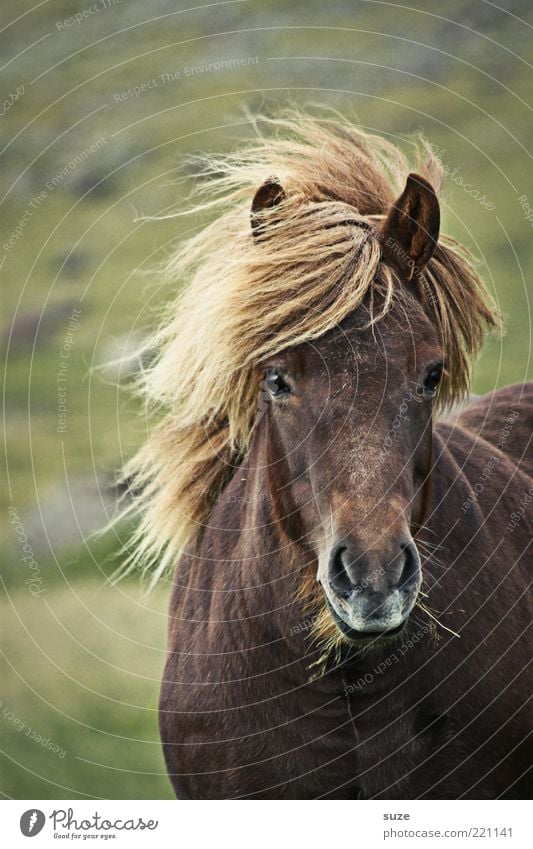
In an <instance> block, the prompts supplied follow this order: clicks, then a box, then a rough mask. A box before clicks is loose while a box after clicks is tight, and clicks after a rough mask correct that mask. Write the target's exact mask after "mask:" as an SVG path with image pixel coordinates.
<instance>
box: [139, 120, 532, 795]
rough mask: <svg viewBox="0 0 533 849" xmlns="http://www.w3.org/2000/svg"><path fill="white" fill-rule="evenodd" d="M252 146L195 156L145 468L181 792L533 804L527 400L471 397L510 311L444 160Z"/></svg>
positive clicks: (148, 561)
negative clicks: (458, 211) (443, 195)
mask: <svg viewBox="0 0 533 849" xmlns="http://www.w3.org/2000/svg"><path fill="white" fill-rule="evenodd" d="M255 130H256V137H255V139H254V140H253V141H252V142H251V143H250V144H249V145H248V146H247V147H245V148H244V149H242V150H238V151H236V152H233V153H230V154H229V155H225V156H215V155H206V156H205V157H204V158H203V160H202V162H201V171H200V174H201V178H200V179H199V180H198V184H197V185H198V188H197V192H198V193H199V197H198V200H197V203H196V204H195V206H194V207H193V211H194V213H197V212H202V213H203V214H208V215H209V216H211V220H210V221H209V222H208V223H207V224H206V225H205V227H203V228H202V229H199V230H198V232H195V234H194V235H193V236H192V237H190V238H189V239H188V240H186V241H185V242H184V244H182V245H181V247H180V248H179V249H178V250H177V251H176V252H175V254H173V255H172V256H171V257H170V259H169V260H168V263H167V267H166V270H165V274H166V275H167V277H166V279H167V280H168V281H169V284H171V285H174V282H175V281H176V280H179V281H180V284H181V285H180V291H179V293H178V298H177V301H176V302H173V303H171V305H170V307H169V309H168V312H167V313H166V315H165V319H164V321H163V322H162V323H161V326H160V329H159V330H158V331H157V333H156V334H155V338H154V339H153V340H151V341H150V345H151V346H152V348H155V350H157V352H158V353H157V354H156V356H155V359H154V360H153V362H152V364H151V366H150V367H149V368H147V369H146V371H145V373H144V374H143V375H142V386H141V390H142V391H143V392H144V393H145V395H146V396H147V399H148V403H150V404H152V405H153V406H155V408H156V409H158V410H160V411H161V416H160V420H159V422H158V423H157V424H156V425H155V426H154V428H153V431H152V432H151V434H150V436H149V438H148V440H147V442H146V443H145V445H143V446H142V447H141V449H140V451H139V452H138V453H137V454H136V456H135V457H134V458H133V459H132V460H131V461H130V463H129V464H128V466H127V469H126V475H127V479H128V481H130V482H131V485H132V487H133V490H134V492H135V498H134V501H133V509H134V510H135V511H136V512H137V513H138V514H139V515H140V517H141V519H140V521H139V522H138V524H137V526H136V530H135V532H134V539H133V543H132V551H133V555H132V560H131V563H130V566H131V568H133V566H134V565H136V564H139V563H140V564H142V567H143V569H145V570H151V574H152V581H153V582H155V581H159V580H160V579H162V578H164V576H166V575H170V574H172V571H173V577H172V578H171V583H172V591H171V602H170V610H169V631H168V634H169V636H168V653H167V659H166V665H165V668H164V672H163V676H162V684H161V693H160V702H159V724H160V734H161V740H162V745H163V751H164V757H165V761H166V766H167V770H168V774H169V777H170V780H171V782H172V785H173V788H174V791H175V794H176V796H177V797H178V798H181V799H199V798H202V799H215V798H247V799H250V798H254V799H260V798H261V799H318V798H320V799H409V800H410V799H474V798H479V799H493V798H494V799H496V798H498V799H499V798H528V797H529V796H530V794H531V790H532V789H533V787H532V782H531V770H530V765H531V754H532V752H531V744H530V741H529V736H530V732H531V712H530V705H529V699H530V694H531V677H530V673H529V672H528V665H529V661H530V659H531V651H530V643H529V642H528V630H529V627H530V625H531V597H530V595H529V594H528V591H529V580H530V572H531V569H530V563H531V554H530V545H531V539H532V523H531V516H530V512H529V513H528V506H529V503H530V502H531V500H532V498H533V452H532V450H531V435H532V432H533V384H532V383H527V382H524V383H519V384H516V385H513V386H509V387H506V388H503V389H498V390H495V391H492V392H490V393H489V394H487V395H484V396H481V397H477V398H472V397H470V396H469V394H468V393H469V385H470V375H471V368H472V363H473V361H474V358H475V356H476V354H477V353H478V352H479V350H480V348H481V346H482V344H483V341H484V338H485V336H486V334H487V333H488V332H491V331H493V330H494V329H497V327H498V325H499V322H500V317H499V315H498V311H497V309H496V307H495V305H494V303H493V301H492V300H491V298H490V296H489V294H488V292H487V290H486V289H485V287H484V285H483V283H482V281H481V279H480V278H479V276H478V274H477V272H476V270H475V268H474V265H473V261H472V259H471V258H470V255H469V254H468V253H467V252H466V250H465V249H464V248H463V247H462V246H461V245H460V244H458V243H457V242H455V241H454V240H453V239H451V238H449V237H447V236H445V235H442V234H441V233H440V206H439V200H438V194H439V191H440V184H441V178H442V168H441V166H440V164H439V162H438V160H437V158H436V157H435V155H434V154H433V152H432V149H431V147H430V146H429V145H427V144H426V143H423V142H422V144H421V145H419V148H418V154H417V160H416V165H415V168H416V170H413V168H412V165H411V161H412V160H411V159H408V158H407V157H406V156H405V155H404V154H403V153H402V152H401V151H400V150H399V148H398V147H397V146H396V145H394V144H392V143H391V142H390V141H388V140H384V139H382V138H380V137H378V136H376V135H372V134H369V133H366V132H363V131H362V130H360V129H358V128H357V127H356V126H355V125H353V124H351V123H350V122H349V121H347V120H344V119H342V120H341V119H338V118H337V117H327V118H320V117H318V118H317V117H313V116H310V115H308V114H306V113H300V112H295V113H289V114H287V115H281V116H279V117H274V118H265V119H263V120H262V121H257V122H256V124H255ZM180 214H181V213H180Z"/></svg>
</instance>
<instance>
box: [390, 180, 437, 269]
mask: <svg viewBox="0 0 533 849" xmlns="http://www.w3.org/2000/svg"><path fill="white" fill-rule="evenodd" d="M439 228H440V207H439V202H438V200H437V195H436V194H435V190H434V188H433V186H432V185H431V184H430V183H428V181H427V180H425V179H424V177H421V176H420V174H409V176H408V178H407V182H406V184H405V189H404V190H403V192H402V194H401V195H400V197H399V198H398V200H397V201H396V202H395V203H393V204H392V206H391V208H390V210H389V212H388V215H387V217H386V218H385V221H384V222H383V225H382V227H381V231H380V241H381V243H382V250H383V254H384V256H385V257H386V259H388V260H389V261H390V262H391V263H392V264H393V265H396V266H397V267H399V268H400V269H401V270H402V271H403V272H404V273H405V274H406V275H407V279H408V280H412V279H413V278H415V279H416V278H417V277H418V275H419V274H420V273H421V272H422V271H423V270H424V268H425V266H426V265H427V263H428V262H429V260H430V259H431V257H432V256H433V251H434V250H435V248H436V246H437V241H438V238H439Z"/></svg>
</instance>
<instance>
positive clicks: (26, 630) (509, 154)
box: [0, 0, 533, 798]
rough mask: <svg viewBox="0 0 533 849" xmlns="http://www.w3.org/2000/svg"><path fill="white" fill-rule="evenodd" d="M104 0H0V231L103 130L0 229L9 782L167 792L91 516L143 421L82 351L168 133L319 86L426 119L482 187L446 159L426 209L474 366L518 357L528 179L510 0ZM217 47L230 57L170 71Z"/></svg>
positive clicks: (232, 121)
mask: <svg viewBox="0 0 533 849" xmlns="http://www.w3.org/2000/svg"><path fill="white" fill-rule="evenodd" d="M108 2H109V5H108V7H107V8H105V9H104V8H103V6H102V4H100V6H99V8H98V11H96V12H93V13H92V14H89V13H88V12H87V15H86V17H83V19H82V20H81V21H80V22H79V23H76V22H75V23H72V24H71V25H70V26H67V25H66V24H65V23H64V21H65V19H67V18H68V17H69V16H71V15H73V14H75V13H76V12H81V11H82V10H84V9H85V10H87V9H89V8H93V6H94V4H91V2H90V0H80V2H67V0H50V1H49V2H47V3H44V4H40V5H39V6H36V7H35V8H32V3H26V4H20V3H19V2H16V0H8V1H7V2H6V0H4V2H3V3H2V9H1V15H2V25H1V26H2V27H4V29H3V30H2V32H1V33H0V50H1V53H0V58H1V63H0V64H1V65H3V66H4V69H3V71H2V77H3V94H2V96H3V97H6V98H8V96H9V94H14V93H15V92H16V90H17V87H19V90H20V87H22V86H23V87H24V90H23V93H22V94H21V95H20V96H19V98H18V99H17V100H16V101H15V102H14V103H13V104H12V105H8V107H7V108H6V105H5V104H4V107H3V113H4V114H3V115H2V117H1V118H0V134H1V137H0V142H1V150H2V153H1V163H2V167H1V169H0V183H1V198H2V200H1V205H0V223H1V239H0V242H1V245H2V246H3V245H5V244H6V242H7V241H8V239H9V237H10V234H11V233H12V232H13V230H14V229H15V227H16V226H17V224H18V222H20V221H21V219H22V217H23V215H24V213H25V211H26V210H28V209H31V208H32V207H31V203H32V201H33V199H34V198H35V197H36V196H38V195H39V193H40V192H41V191H43V190H44V189H46V183H47V181H49V180H50V179H51V178H53V177H54V176H55V175H58V174H60V172H61V171H62V169H63V168H65V166H67V165H68V163H69V162H70V161H71V160H73V159H74V158H75V157H76V156H78V155H79V154H81V153H82V151H84V150H86V149H87V148H88V146H89V145H91V144H93V143H95V142H96V141H97V140H98V139H100V138H103V139H104V141H103V142H102V143H101V144H100V146H99V148H98V150H97V151H96V152H95V153H93V154H91V155H89V156H87V157H86V158H85V160H84V161H83V162H82V163H81V164H80V165H78V167H76V168H74V169H73V170H72V171H71V173H69V174H68V175H67V176H64V177H62V178H60V179H59V185H58V186H57V187H56V188H54V189H53V190H52V191H46V196H45V198H44V200H43V202H42V204H40V205H39V207H38V209H37V210H36V211H35V212H34V214H32V215H31V217H30V219H29V221H28V222H27V224H26V225H25V226H24V228H23V231H22V236H21V238H20V239H19V240H18V241H17V243H16V245H15V246H14V247H13V248H12V249H11V250H9V251H6V250H4V248H3V247H2V248H1V249H0V262H1V263H2V265H1V266H0V275H1V278H2V290H1V291H2V306H3V309H2V327H1V328H0V331H1V333H2V342H3V351H4V355H5V363H6V367H5V371H4V381H5V390H6V397H7V414H8V417H7V423H6V442H5V445H6V458H7V476H6V485H5V486H4V487H3V488H2V495H1V497H2V499H3V503H2V510H1V514H0V515H1V522H2V527H3V530H4V532H5V543H4V545H3V546H2V553H1V557H2V578H3V590H4V592H3V598H2V602H1V605H2V608H1V610H0V616H1V621H2V665H3V668H2V684H3V687H2V694H1V700H2V702H1V704H0V719H1V722H0V735H1V741H0V748H1V754H0V763H1V779H0V790H1V791H2V792H3V794H4V795H5V796H7V797H16V798H43V797H50V798H54V797H56V798H57V797H59V798H61V797H73V798H76V797H80V798H81V797H104V798H113V797H116V798H123V797H124V798H150V797H151V798H165V797H169V796H170V795H171V793H170V788H169V784H168V781H167V779H166V776H165V772H164V766H163V761H162V757H161V752H160V747H159V742H158V734H157V715H156V705H157V692H158V682H159V679H160V675H161V671H162V665H163V662H164V647H165V612H166V611H165V609H166V605H167V599H168V589H167V588H165V587H161V588H160V589H159V590H158V591H157V592H155V593H154V594H152V595H151V596H149V597H148V598H144V596H143V592H144V588H143V587H141V586H140V585H139V582H138V581H137V579H135V578H130V579H128V580H126V581H123V582H122V583H120V584H119V585H118V586H112V585H111V584H110V583H109V580H108V576H109V575H110V574H111V572H112V571H113V569H114V568H116V566H117V564H118V558H117V556H116V551H117V550H118V548H119V547H120V545H121V543H122V542H124V541H125V539H126V535H127V529H125V528H123V527H122V528H119V529H117V530H115V531H114V532H112V533H109V534H108V535H107V536H105V537H103V538H102V537H98V536H95V535H94V531H96V530H97V529H98V528H100V527H102V526H103V525H104V524H105V522H106V520H107V519H108V518H109V516H110V515H112V513H113V510H114V500H115V494H114V491H113V478H114V472H115V470H116V469H117V468H118V467H119V466H120V464H121V461H122V459H123V458H124V457H125V456H128V455H129V454H130V453H131V451H132V450H133V448H134V446H135V445H136V444H138V443H139V441H140V440H141V439H142V438H143V434H144V432H145V430H146V426H147V425H146V422H145V421H144V419H143V417H142V416H141V415H140V414H139V410H138V407H137V404H136V402H135V401H134V400H133V399H132V398H131V397H130V396H129V395H128V392H127V382H128V380H127V375H126V379H122V376H119V375H118V374H117V373H116V372H113V370H109V369H102V368H101V366H102V364H103V363H104V362H105V361H106V360H109V359H110V358H112V357H113V356H116V355H118V354H119V353H120V351H122V350H123V349H124V346H126V348H127V349H128V350H129V351H130V352H131V353H132V355H134V354H135V348H136V346H137V345H138V340H139V338H140V337H141V336H142V334H143V333H144V332H145V330H146V329H147V328H149V327H150V326H152V324H153V322H154V313H155V310H156V308H157V306H158V304H160V303H161V302H162V300H164V298H165V297H166V296H167V295H169V294H171V293H168V292H165V291H164V290H163V289H162V287H161V286H160V284H159V281H158V279H157V276H155V277H154V276H150V275H147V274H146V271H147V270H148V269H149V268H150V267H153V266H154V265H155V264H156V263H157V261H158V260H160V259H161V258H162V257H163V256H164V255H165V254H166V253H167V252H168V251H169V250H170V249H171V247H172V244H173V242H174V241H175V240H176V239H178V238H179V236H180V232H182V231H183V228H185V227H186V226H190V225H187V224H186V223H183V222H182V221H180V220H178V219H173V220H163V221H157V222H155V221H153V220H139V218H140V216H154V215H158V214H160V213H162V212H164V211H168V210H176V209H179V207H180V204H182V203H183V201H184V199H185V198H186V194H187V191H188V186H187V184H186V183H185V184H184V183H180V182H178V181H177V177H178V176H179V170H177V169H179V166H180V162H181V161H182V157H183V155H185V154H189V153H196V152H198V151H203V150H221V149H231V148H233V147H235V146H237V145H239V144H240V143H241V142H242V141H243V140H244V139H246V138H248V137H249V135H250V130H249V127H248V125H247V123H246V119H245V117H244V115H243V107H244V106H248V107H251V108H252V109H259V110H269V111H272V110H273V109H275V108H276V106H277V105H285V104H287V103H289V102H292V103H297V104H310V103H316V104H323V105H326V106H334V107H335V108H337V109H340V110H341V111H342V112H344V113H346V114H347V115H349V116H351V117H352V118H355V119H356V120H357V121H359V123H360V124H361V125H362V126H364V127H366V128H370V129H373V130H375V131H378V132H383V133H386V134H391V135H392V137H393V138H395V139H396V140H397V141H398V142H399V143H400V144H402V145H403V146H404V147H405V149H406V150H409V146H410V144H411V143H412V140H413V139H414V137H415V136H416V134H417V133H419V132H421V131H423V132H424V134H425V135H426V136H427V137H428V138H429V140H430V141H431V142H432V143H433V144H435V145H436V147H437V148H438V149H440V150H441V153H442V158H443V161H444V163H445V165H446V166H447V168H448V169H449V171H450V172H452V173H453V172H454V169H458V170H456V171H455V177H456V178H457V175H460V176H461V177H462V178H463V179H464V181H465V182H468V183H469V184H470V185H471V186H472V188H473V190H475V191H476V192H477V193H478V195H480V196H483V195H484V196H485V197H486V199H487V203H489V204H493V206H494V208H493V209H490V210H489V209H487V208H486V207H485V206H483V205H482V204H480V203H479V201H478V200H476V199H475V198H473V197H471V196H470V195H468V194H467V193H466V192H465V190H464V189H463V188H462V187H461V186H460V185H458V184H457V182H456V181H454V179H453V178H450V179H448V180H447V182H446V186H445V193H444V198H443V211H444V229H445V230H446V231H448V232H450V233H452V234H453V235H455V236H457V237H458V238H460V239H461V240H462V241H464V242H465V243H466V244H467V245H468V246H469V247H470V248H472V249H473V251H474V252H475V254H476V256H477V257H478V258H479V267H480V271H481V273H482V274H483V276H484V277H485V279H486V280H487V283H488V285H489V287H490V289H491V291H492V292H493V294H494V295H495V296H496V298H497V300H498V302H499V304H500V307H501V309H502V311H503V313H504V314H505V315H506V316H507V332H506V335H505V336H504V337H503V338H501V339H500V338H494V339H492V340H491V341H490V342H489V344H488V345H487V347H486V349H485V351H484V353H483V355H482V357H481V359H480V361H479V363H478V365H477V367H476V370H475V375H474V389H475V390H476V391H478V392H483V391H487V390H489V389H491V388H492V387H494V386H497V385H502V384H505V383H509V382H512V381H515V380H521V379H523V378H524V377H525V376H527V375H529V376H531V365H530V352H531V338H530V332H531V327H530V308H529V292H530V291H531V289H530V283H529V279H530V264H531V259H532V256H533V247H532V242H533V239H532V236H533V231H532V223H531V222H530V221H528V220H527V218H526V213H525V210H524V206H523V205H524V202H523V201H522V202H520V200H519V198H520V197H521V196H523V195H526V196H527V201H526V202H528V203H530V204H531V205H532V206H533V186H532V185H531V182H532V181H531V174H532V170H533V169H532V163H531V154H530V147H531V125H532V122H531V100H532V95H531V92H532V91H533V88H532V85H531V80H532V76H531V65H530V64H529V62H531V60H532V56H531V23H532V21H531V11H530V7H529V4H528V3H527V2H526V0H523V2H519V0H516V2H507V3H505V4H504V6H505V10H503V9H498V8H496V7H495V6H494V5H492V4H489V3H486V2H482V0H477V2H473V3H469V4H465V3H463V2H459V0H452V2H449V3H447V4H445V5H443V4H440V3H435V2H434V3H427V2H422V0H417V1H416V2H414V3H411V4H410V6H407V5H400V4H397V5H396V4H394V3H382V2H356V1H355V0H354V2H349V0H344V2H336V1H335V0H332V2H329V3H319V2H317V0H311V1H310V2H306V3H303V2H302V3H288V2H286V0H285V1H284V2H277V0H273V1H272V2H267V3H265V2H259V0H242V2H239V1H238V0H235V2H224V3H211V4H205V5H203V6H202V5H198V7H197V8H192V5H193V4H189V3H187V4H185V3H183V2H181V0H176V2H171V0H156V2H151V3H150V4H146V3H142V2H140V0H123V2H121V3H118V2H116V3H113V2H112V0H108ZM528 16H529V19H530V20H529V24H528V23H526V22H525V21H526V19H527V18H528ZM16 18H18V20H15V19H16ZM13 21H14V22H13ZM223 59H230V60H231V59H235V60H241V59H242V60H250V62H249V63H248V64H245V65H241V66H239V67H238V68H236V69H225V70H219V71H217V70H214V69H211V70H207V71H203V72H202V73H200V72H197V73H193V72H192V71H190V69H191V68H192V67H193V66H194V67H196V68H198V67H199V66H201V65H203V64H205V63H215V62H220V61H221V60H223ZM187 69H189V70H187ZM178 72H179V73H178ZM161 75H162V76H161ZM153 79H156V80H158V83H157V85H152V87H151V88H147V87H146V86H145V90H143V91H141V93H140V94H139V95H138V96H127V91H128V89H132V88H133V87H134V86H141V85H142V84H143V83H144V84H146V83H147V82H148V81H150V80H153ZM163 80H164V82H163ZM125 93H126V94H125ZM6 102H7V101H6ZM9 103H10V101H9ZM197 223H198V222H192V225H195V224H197ZM72 307H75V308H76V309H80V310H81V315H80V319H79V328H78V329H77V330H76V331H75V332H74V334H73V338H74V341H73V344H72V347H71V350H70V356H69V359H68V369H67V377H66V397H67V406H68V412H67V415H66V432H65V433H58V432H57V425H58V398H57V373H58V370H59V367H60V359H61V356H60V352H61V348H62V346H63V344H64V340H65V336H66V334H67V332H68V316H69V315H70V310H71V309H72ZM117 383H118V384H120V386H121V388H120V389H119V388H118V387H117ZM9 508H12V509H14V510H16V511H17V516H18V517H19V519H20V522H21V526H20V527H22V528H23V531H24V533H25V535H26V537H25V538H26V539H27V541H28V542H27V544H28V545H30V546H31V550H32V552H33V554H34V557H35V559H36V561H37V563H38V568H39V570H40V572H39V574H40V576H41V578H42V581H43V584H44V585H46V590H45V591H44V592H43V593H42V594H41V595H40V596H38V597H34V596H32V595H31V593H30V592H29V590H28V585H27V584H25V583H24V582H25V580H26V579H27V577H28V574H29V572H28V567H27V565H25V564H24V563H23V562H22V561H21V560H20V557H21V548H20V543H19V541H18V538H17V536H16V534H15V531H14V525H13V523H11V522H10V518H12V517H13V515H14V514H13V513H11V514H9V513H8V509H9ZM20 527H19V530H20ZM36 735H39V736H40V737H41V738H42V740H45V741H47V740H48V739H49V740H50V741H51V744H52V745H56V746H58V747H60V749H61V750H62V751H65V754H64V755H63V756H62V757H60V756H59V754H57V753H54V752H53V751H50V750H48V749H46V748H45V747H44V746H43V745H42V742H38V740H37V739H36Z"/></svg>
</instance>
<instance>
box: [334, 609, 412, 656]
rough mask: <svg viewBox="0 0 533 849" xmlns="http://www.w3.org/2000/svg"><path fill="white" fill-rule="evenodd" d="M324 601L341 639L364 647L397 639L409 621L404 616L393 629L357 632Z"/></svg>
mask: <svg viewBox="0 0 533 849" xmlns="http://www.w3.org/2000/svg"><path fill="white" fill-rule="evenodd" d="M326 601H327V605H328V608H329V611H330V613H331V615H332V617H333V621H334V622H335V625H336V626H337V628H338V629H339V631H340V632H341V634H342V635H343V637H344V638H345V639H346V640H348V641H349V642H351V643H359V644H361V643H364V644H365V645H368V644H371V643H377V642H380V643H381V642H384V641H389V640H393V639H395V638H396V637H399V636H400V634H402V632H403V630H404V629H405V626H406V625H407V621H408V619H409V617H408V616H406V618H405V620H404V621H403V622H401V623H400V624H399V625H397V626H396V627H395V628H389V629H379V630H375V631H357V630H356V629H355V628H352V627H351V625H348V623H347V622H345V621H344V619H342V617H341V616H339V614H338V613H337V611H336V610H335V608H334V607H333V605H332V604H331V603H330V601H329V599H327V598H326Z"/></svg>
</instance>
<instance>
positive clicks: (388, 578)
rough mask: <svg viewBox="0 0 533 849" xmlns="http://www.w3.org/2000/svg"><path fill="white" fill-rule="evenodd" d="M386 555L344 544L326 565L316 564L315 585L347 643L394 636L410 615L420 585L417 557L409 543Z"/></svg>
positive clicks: (401, 542) (397, 545) (396, 545)
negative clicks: (319, 586) (316, 580)
mask: <svg viewBox="0 0 533 849" xmlns="http://www.w3.org/2000/svg"><path fill="white" fill-rule="evenodd" d="M390 548H391V550H390V552H389V553H380V552H377V551H374V550H368V549H367V550H364V549H363V550H361V548H360V547H359V546H357V545H356V544H355V543H354V542H353V541H351V540H349V539H348V540H346V539H343V540H341V541H340V542H338V543H337V544H336V545H334V547H333V549H332V550H331V552H330V554H329V558H328V559H327V563H323V562H322V563H319V570H318V580H319V581H320V583H321V584H322V587H323V589H324V592H325V595H326V599H327V601H328V605H329V607H330V610H331V612H332V615H333V618H334V620H335V622H336V624H337V626H338V628H339V629H340V630H341V631H342V633H343V634H344V635H345V636H346V637H348V638H351V639H361V638H363V639H364V638H374V639H375V638H376V637H378V636H381V635H384V636H385V635H386V636H393V635H395V634H396V633H399V632H400V631H401V630H402V629H403V626H404V625H405V623H406V622H407V619H408V618H409V614H410V613H411V611H412V609H413V607H414V605H415V602H416V599H417V596H418V591H419V589H420V584H421V580H422V575H421V566H420V556H419V554H418V550H417V548H416V545H415V543H414V541H413V539H412V537H410V536H408V537H405V538H403V539H401V540H399V541H398V542H395V543H393V544H392V545H391V547H390Z"/></svg>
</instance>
